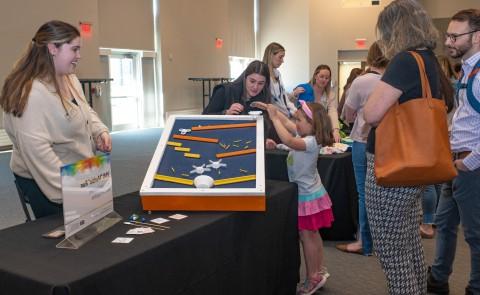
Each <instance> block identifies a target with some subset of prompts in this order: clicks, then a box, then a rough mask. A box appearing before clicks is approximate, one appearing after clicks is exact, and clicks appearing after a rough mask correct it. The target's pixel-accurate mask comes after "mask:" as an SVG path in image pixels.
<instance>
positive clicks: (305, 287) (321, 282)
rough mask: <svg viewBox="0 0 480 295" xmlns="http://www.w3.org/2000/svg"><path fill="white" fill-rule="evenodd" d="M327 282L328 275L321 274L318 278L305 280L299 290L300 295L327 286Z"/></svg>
mask: <svg viewBox="0 0 480 295" xmlns="http://www.w3.org/2000/svg"><path fill="white" fill-rule="evenodd" d="M326 282H327V277H326V276H323V275H322V276H321V277H320V278H319V279H318V280H309V279H307V280H305V282H303V284H302V285H301V286H300V288H299V290H298V291H297V294H298V295H312V294H313V293H315V292H317V290H318V289H320V288H322V287H323V286H325V283H326Z"/></svg>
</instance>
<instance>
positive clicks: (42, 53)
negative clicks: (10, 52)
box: [0, 21, 111, 218]
mask: <svg viewBox="0 0 480 295" xmlns="http://www.w3.org/2000/svg"><path fill="white" fill-rule="evenodd" d="M80 47H81V42H80V33H79V31H78V29H77V28H75V27H74V26H72V25H70V24H67V23H64V22H62V21H49V22H47V23H45V24H43V25H42V26H41V27H40V28H39V29H38V31H37V32H36V34H35V36H34V37H33V38H32V40H31V41H30V42H29V44H28V47H27V50H26V52H25V53H24V54H23V55H22V57H21V58H20V59H19V60H18V61H17V63H16V64H15V66H14V68H13V69H12V71H11V72H10V74H9V75H8V76H7V78H6V80H5V83H4V85H3V88H2V92H1V94H0V105H1V106H2V108H3V112H4V114H3V126H4V128H5V130H6V132H7V134H8V136H9V137H10V140H11V141H12V143H13V152H12V158H11V161H10V168H11V169H12V171H13V173H14V176H15V179H16V181H17V184H18V185H19V187H20V189H21V190H22V191H23V192H24V193H25V194H26V195H27V197H28V198H29V202H30V205H31V207H32V210H33V213H34V215H35V217H36V218H40V217H43V216H47V215H51V214H57V213H60V212H61V211H62V206H61V204H62V191H61V179H60V167H61V166H63V165H65V164H70V163H72V162H76V161H78V160H81V159H84V158H89V157H92V156H94V155H95V151H96V150H97V149H98V150H100V151H104V152H108V151H110V150H111V139H110V135H109V133H108V129H107V127H106V126H105V125H104V124H103V123H102V122H101V121H100V119H99V118H98V116H97V114H96V113H95V112H94V111H93V110H92V109H91V108H90V106H89V105H88V104H87V102H86V100H85V97H84V95H83V92H82V87H81V85H80V82H79V81H78V79H77V77H76V76H75V74H74V71H75V68H76V67H77V64H78V62H79V60H80Z"/></svg>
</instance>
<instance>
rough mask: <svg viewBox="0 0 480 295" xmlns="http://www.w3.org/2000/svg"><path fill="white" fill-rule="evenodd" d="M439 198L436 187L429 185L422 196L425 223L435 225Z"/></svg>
mask: <svg viewBox="0 0 480 295" xmlns="http://www.w3.org/2000/svg"><path fill="white" fill-rule="evenodd" d="M437 198H438V197H437V190H436V188H435V185H427V186H426V187H425V190H424V191H423V195H422V209H423V223H425V224H434V219H435V211H436V209H437Z"/></svg>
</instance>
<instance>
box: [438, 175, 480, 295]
mask: <svg viewBox="0 0 480 295" xmlns="http://www.w3.org/2000/svg"><path fill="white" fill-rule="evenodd" d="M479 179H480V168H478V169H477V170H474V171H469V172H464V171H459V172H458V176H457V177H456V178H455V179H453V181H452V182H451V183H446V184H444V186H443V187H442V193H441V195H440V201H439V203H438V208H437V214H436V218H435V223H436V225H437V238H436V247H435V249H436V251H435V260H434V262H433V265H432V275H433V277H434V278H435V279H436V280H437V281H440V282H447V281H448V277H449V275H450V274H451V273H452V264H453V260H454V258H455V250H456V247H457V232H458V226H459V225H460V223H462V226H463V232H464V236H465V241H466V242H467V244H468V245H469V247H470V263H471V273H470V281H469V283H468V287H469V288H470V290H471V291H473V292H474V294H478V293H480V182H479V181H478V180H479ZM477 292H478V293H477Z"/></svg>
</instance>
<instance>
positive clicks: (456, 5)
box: [419, 0, 480, 18]
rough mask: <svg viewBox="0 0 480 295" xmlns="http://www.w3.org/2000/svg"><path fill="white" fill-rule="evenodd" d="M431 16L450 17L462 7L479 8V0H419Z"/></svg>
mask: <svg viewBox="0 0 480 295" xmlns="http://www.w3.org/2000/svg"><path fill="white" fill-rule="evenodd" d="M419 2H420V3H421V4H422V5H423V7H425V9H426V10H427V11H428V13H429V14H430V16H431V17H432V18H445V17H447V18H450V17H451V16H452V15H454V14H455V13H456V12H458V11H459V10H462V9H468V8H476V9H479V7H480V1H479V0H419Z"/></svg>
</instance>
